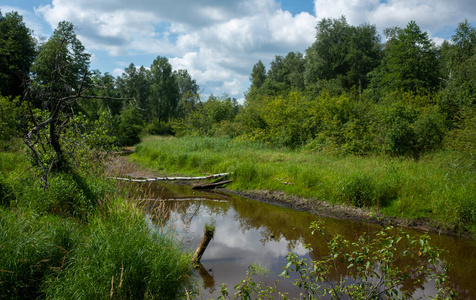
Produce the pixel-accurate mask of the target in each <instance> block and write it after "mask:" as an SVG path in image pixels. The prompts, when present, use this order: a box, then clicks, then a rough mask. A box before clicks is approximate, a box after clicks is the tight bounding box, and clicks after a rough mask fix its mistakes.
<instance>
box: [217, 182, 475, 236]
mask: <svg viewBox="0 0 476 300" xmlns="http://www.w3.org/2000/svg"><path fill="white" fill-rule="evenodd" d="M226 191H227V192H229V193H233V194H236V195H239V196H242V197H246V198H250V199H253V200H256V201H262V202H267V203H272V204H276V205H280V206H284V207H288V208H291V209H295V210H300V211H306V212H309V213H311V214H313V215H316V216H322V217H328V218H336V219H345V220H353V221H360V222H371V223H375V224H382V225H393V226H398V227H405V228H411V229H415V230H420V231H424V232H433V233H437V234H444V235H450V236H460V237H465V238H473V237H472V236H471V234H470V233H468V232H462V231H460V230H458V229H456V228H448V227H447V226H445V225H444V224H438V223H436V222H433V221H431V220H428V219H413V220H407V219H401V218H396V217H391V216H384V215H382V214H380V213H376V212H372V211H369V210H365V209H362V208H357V207H352V206H346V205H339V204H330V203H327V202H326V201H320V200H317V199H306V198H302V197H298V196H294V195H288V194H286V193H284V192H280V191H267V190H251V191H233V190H226Z"/></svg>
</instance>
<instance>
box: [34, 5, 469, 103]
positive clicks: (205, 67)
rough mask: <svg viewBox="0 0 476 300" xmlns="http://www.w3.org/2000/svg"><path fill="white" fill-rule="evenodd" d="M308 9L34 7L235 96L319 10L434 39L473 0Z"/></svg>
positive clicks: (89, 39) (309, 32)
mask: <svg viewBox="0 0 476 300" xmlns="http://www.w3.org/2000/svg"><path fill="white" fill-rule="evenodd" d="M314 9H315V11H314V14H312V13H308V12H303V13H300V14H295V15H293V14H291V13H290V12H288V11H285V10H282V9H281V6H280V4H279V2H277V1H276V0H240V1H222V0H203V1H195V0H182V1H169V0H136V1H133V2H131V1H128V0H114V1H113V0H103V1H98V0H74V1H73V0H52V2H51V4H49V5H45V6H41V7H39V8H37V9H36V12H37V14H39V15H42V16H43V17H44V18H45V20H46V21H47V22H48V23H49V24H50V25H51V26H52V27H56V25H57V24H58V22H59V21H62V20H67V21H71V22H72V23H73V24H75V25H76V26H77V27H78V30H77V34H78V36H79V37H80V38H81V40H82V41H83V43H84V44H85V46H86V47H87V48H88V49H89V51H92V52H94V51H95V50H101V51H106V52H107V53H109V54H110V55H112V56H118V57H120V60H121V61H124V60H127V59H128V58H130V59H131V61H132V62H134V63H135V64H138V62H137V61H134V58H135V55H140V56H142V57H143V56H145V55H149V56H151V57H155V56H159V55H160V56H166V57H168V58H169V60H170V62H171V63H172V65H173V66H174V68H175V69H178V68H182V69H187V70H188V71H189V73H190V74H191V75H192V76H193V77H194V78H195V79H196V80H197V82H198V84H199V85H200V86H201V87H202V89H204V90H206V92H207V93H214V94H219V95H220V94H223V93H229V94H230V96H233V97H237V98H241V97H242V96H243V92H245V91H246V89H247V87H248V86H249V80H248V78H249V74H250V72H251V69H252V67H253V65H254V64H255V63H256V62H257V61H258V60H260V59H261V60H262V61H263V62H264V63H265V64H266V63H269V62H270V61H271V60H272V59H273V58H274V56H275V55H286V54H287V53H288V52H290V51H301V52H303V51H305V49H306V48H308V47H309V46H310V45H311V44H312V42H313V41H314V37H315V25H316V24H317V22H318V20H320V19H322V18H324V17H326V18H338V17H340V16H341V15H345V16H346V18H347V20H348V21H349V23H350V24H352V25H359V24H362V23H370V24H376V25H377V27H378V29H379V31H381V30H383V29H384V28H386V27H390V26H396V25H398V26H402V27H404V26H406V24H407V23H408V22H409V21H410V20H415V21H416V22H417V24H418V25H419V26H420V27H421V28H422V30H425V31H428V32H429V35H430V37H432V38H434V39H435V42H437V43H441V41H442V38H441V37H440V36H438V32H439V31H441V30H444V29H445V28H446V29H447V28H448V27H452V28H455V27H456V25H457V23H458V22H461V21H463V20H464V18H468V19H470V18H471V17H473V16H476V12H475V11H476V1H473V0H456V1H447V0H418V1H414V0H387V1H382V0H315V1H314ZM124 56H125V57H124ZM126 57H128V58H126ZM152 60H153V59H151V61H150V63H152ZM146 66H147V65H146ZM114 67H121V68H123V66H122V65H115V66H114ZM111 69H113V67H111ZM102 71H105V72H107V71H110V70H102Z"/></svg>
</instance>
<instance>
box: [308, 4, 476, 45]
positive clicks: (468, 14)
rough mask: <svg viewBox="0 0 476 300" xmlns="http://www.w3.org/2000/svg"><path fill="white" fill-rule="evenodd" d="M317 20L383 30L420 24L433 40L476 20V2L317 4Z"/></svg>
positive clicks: (315, 7)
mask: <svg viewBox="0 0 476 300" xmlns="http://www.w3.org/2000/svg"><path fill="white" fill-rule="evenodd" d="M314 10H315V13H316V16H317V18H318V19H319V20H320V19H322V18H338V17H340V16H342V15H344V16H345V17H346V19H347V21H348V22H349V23H350V24H352V25H360V24H363V23H370V24H376V25H377V27H378V28H379V30H383V29H384V28H387V27H393V26H400V27H405V26H406V25H407V24H408V22H410V21H412V20H413V21H416V23H417V24H418V25H419V26H420V28H421V29H422V30H424V31H428V32H429V34H430V36H434V34H435V33H436V32H438V31H439V30H442V29H443V28H445V27H448V26H451V27H456V26H457V24H458V23H459V22H462V21H464V19H465V18H467V19H471V18H473V19H474V17H475V16H476V1H473V0H453V1H447V0H418V1H415V0H385V1H381V0H351V1H349V0H315V1H314Z"/></svg>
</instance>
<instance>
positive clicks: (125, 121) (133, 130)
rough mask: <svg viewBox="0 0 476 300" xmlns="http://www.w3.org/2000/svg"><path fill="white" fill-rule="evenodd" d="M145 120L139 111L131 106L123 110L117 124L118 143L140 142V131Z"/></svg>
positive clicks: (124, 144) (129, 144)
mask: <svg viewBox="0 0 476 300" xmlns="http://www.w3.org/2000/svg"><path fill="white" fill-rule="evenodd" d="M142 127H143V122H142V119H141V115H140V113H139V111H138V110H137V109H136V108H134V107H130V108H128V109H126V110H124V111H122V113H121V115H120V116H119V120H118V125H117V132H116V136H117V144H118V145H120V146H132V145H135V144H137V143H139V142H140V137H139V135H140V133H141V131H142Z"/></svg>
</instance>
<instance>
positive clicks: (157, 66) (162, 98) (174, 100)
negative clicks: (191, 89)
mask: <svg viewBox="0 0 476 300" xmlns="http://www.w3.org/2000/svg"><path fill="white" fill-rule="evenodd" d="M179 96H180V95H179V90H178V86H177V85H176V82H175V77H174V75H173V72H172V66H171V65H170V63H169V61H168V59H167V58H165V57H160V56H159V57H157V58H156V59H155V60H154V62H153V63H152V65H151V67H150V94H149V103H148V104H149V105H148V109H150V111H151V112H152V117H153V118H156V119H157V120H158V122H159V123H160V122H167V121H170V119H171V118H172V117H174V116H176V114H177V106H178V102H179Z"/></svg>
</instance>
